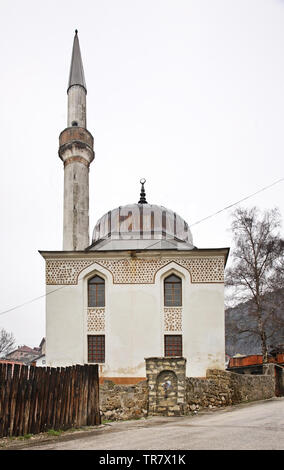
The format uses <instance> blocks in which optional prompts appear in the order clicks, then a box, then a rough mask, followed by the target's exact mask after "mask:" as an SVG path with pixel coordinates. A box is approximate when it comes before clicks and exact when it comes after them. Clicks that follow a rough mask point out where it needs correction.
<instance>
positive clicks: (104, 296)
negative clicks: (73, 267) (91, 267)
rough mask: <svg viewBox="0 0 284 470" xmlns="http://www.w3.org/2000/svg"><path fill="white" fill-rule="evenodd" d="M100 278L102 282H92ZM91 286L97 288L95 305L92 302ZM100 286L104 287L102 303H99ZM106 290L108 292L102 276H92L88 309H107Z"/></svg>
mask: <svg viewBox="0 0 284 470" xmlns="http://www.w3.org/2000/svg"><path fill="white" fill-rule="evenodd" d="M96 277H97V278H99V279H101V282H92V280H93V279H95V278H96ZM91 286H95V287H96V289H95V305H91V302H90V298H91V297H90V288H91ZM98 286H103V301H102V302H98ZM105 290H106V283H105V279H104V278H103V277H102V276H100V275H99V274H94V276H92V277H91V278H90V279H88V308H99V307H100V308H104V307H105V304H106V294H105Z"/></svg>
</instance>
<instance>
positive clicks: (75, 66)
mask: <svg viewBox="0 0 284 470" xmlns="http://www.w3.org/2000/svg"><path fill="white" fill-rule="evenodd" d="M73 85H80V86H82V87H83V88H85V91H86V93H87V87H86V81H85V74H84V68H83V62H82V57H81V50H80V44H79V38H78V30H77V29H75V36H74V41H73V50H72V58H71V65H70V72H69V81H68V89H67V92H68V90H69V88H70V87H71V86H73Z"/></svg>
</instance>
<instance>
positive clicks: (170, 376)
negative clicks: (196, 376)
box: [145, 357, 187, 416]
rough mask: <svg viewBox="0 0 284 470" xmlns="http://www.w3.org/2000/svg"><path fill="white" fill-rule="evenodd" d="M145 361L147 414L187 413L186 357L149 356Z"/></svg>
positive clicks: (176, 414) (169, 414)
mask: <svg viewBox="0 0 284 470" xmlns="http://www.w3.org/2000/svg"><path fill="white" fill-rule="evenodd" d="M145 361H146V375H147V380H148V414H149V415H164V416H181V415H184V414H186V413H187V403H186V377H185V369H186V359H185V358H184V357H150V358H147V359H145Z"/></svg>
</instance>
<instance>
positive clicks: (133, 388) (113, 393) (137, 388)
mask: <svg viewBox="0 0 284 470" xmlns="http://www.w3.org/2000/svg"><path fill="white" fill-rule="evenodd" d="M100 409H101V415H102V416H101V418H102V421H104V420H105V421H106V420H110V421H116V420H126V419H137V418H143V417H145V416H147V412H148V393H147V382H146V381H143V382H139V383H138V384H136V385H116V384H114V383H113V382H112V381H111V380H105V381H104V383H103V384H102V385H100Z"/></svg>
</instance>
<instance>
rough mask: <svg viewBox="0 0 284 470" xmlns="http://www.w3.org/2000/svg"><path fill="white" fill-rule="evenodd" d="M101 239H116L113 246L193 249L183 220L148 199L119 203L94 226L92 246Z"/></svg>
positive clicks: (119, 247) (188, 230) (190, 237)
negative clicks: (147, 201)
mask: <svg viewBox="0 0 284 470" xmlns="http://www.w3.org/2000/svg"><path fill="white" fill-rule="evenodd" d="M102 241H113V242H115V243H112V249H113V247H114V246H115V247H116V248H114V249H138V248H147V249H149V248H150V247H152V246H153V249H155V248H168V249H169V248H173V249H175V248H178V247H180V249H192V248H193V241H192V235H191V232H190V229H189V226H188V224H187V223H186V222H185V220H184V219H182V218H181V217H180V216H179V215H178V214H177V213H176V212H173V211H172V210H170V209H167V208H166V207H163V206H158V205H155V204H148V203H145V202H143V203H137V204H129V205H125V206H119V207H117V208H115V209H113V210H111V211H109V212H107V213H106V214H104V215H103V216H102V217H101V218H100V219H99V220H98V221H97V223H96V226H95V228H94V231H93V236H92V246H93V247H95V246H96V245H98V244H100V243H99V242H102ZM104 245H105V243H104ZM180 245H181V246H180ZM108 249H111V248H110V247H109V248H108Z"/></svg>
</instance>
